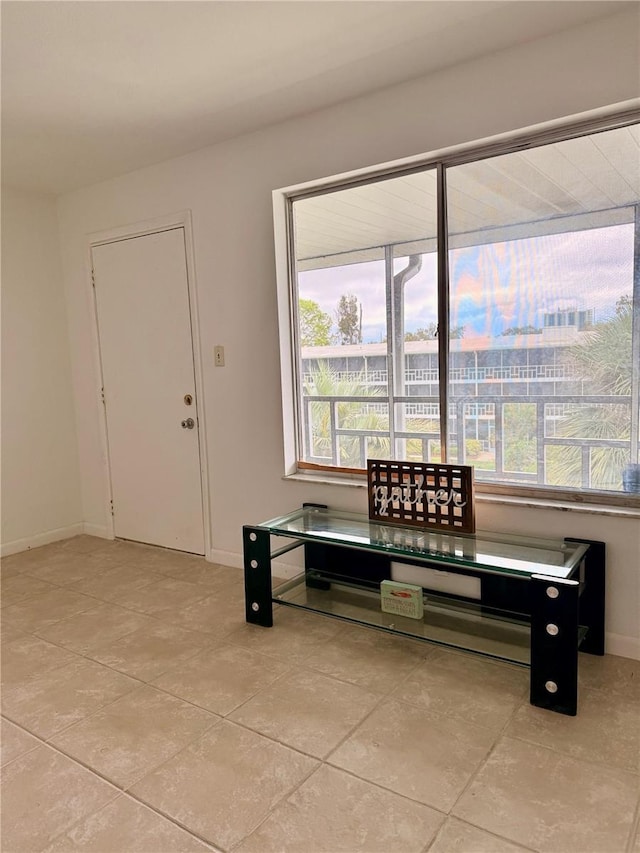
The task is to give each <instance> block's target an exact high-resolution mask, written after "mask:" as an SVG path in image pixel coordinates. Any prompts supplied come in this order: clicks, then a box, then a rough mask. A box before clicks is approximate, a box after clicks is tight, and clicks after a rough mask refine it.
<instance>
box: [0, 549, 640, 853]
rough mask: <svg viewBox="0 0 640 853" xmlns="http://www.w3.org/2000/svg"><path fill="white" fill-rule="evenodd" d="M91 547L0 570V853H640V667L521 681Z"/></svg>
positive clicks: (197, 575) (187, 571) (143, 554)
mask: <svg viewBox="0 0 640 853" xmlns="http://www.w3.org/2000/svg"><path fill="white" fill-rule="evenodd" d="M275 620H276V625H275V627H274V628H273V629H264V628H259V627H256V626H249V625H246V624H245V623H244V612H243V588H242V573H241V572H240V571H239V570H238V569H231V568H225V567H223V566H216V565H212V564H209V563H206V562H205V561H204V560H203V559H201V558H197V557H192V556H187V555H183V554H177V553H173V552H169V551H166V550H162V549H156V548H150V547H145V546H140V545H134V544H131V543H125V542H106V541H104V540H100V539H95V538H91V537H87V536H79V537H76V538H74V539H69V540H66V541H64V542H60V543H55V544H53V545H47V546H45V547H43V548H38V549H35V550H32V551H29V552H25V553H23V554H17V555H14V556H11V557H8V558H6V559H5V560H4V561H3V564H2V620H1V622H2V680H3V693H2V702H3V709H2V713H3V719H2V777H3V779H2V782H3V788H2V807H3V808H2V850H3V852H4V853H26V851H30V853H38V851H47V853H64V851H94V853H183V851H184V853H187V851H207V850H208V851H211V850H214V851H234V853H236V851H237V853H272V852H273V851H296V852H297V853H341V852H342V853H356V851H367V853H368V852H369V851H371V853H373V851H380V852H381V853H412V851H415V853H422V851H430V853H518V851H526V850H529V851H531V850H535V851H554V853H589V851H591V852H592V853H640V838H639V834H638V798H639V793H640V792H639V784H638V783H639V781H640V745H639V729H640V724H639V720H640V715H639V709H640V663H638V662H634V661H631V660H625V659H623V658H615V657H610V656H607V657H605V658H592V657H588V656H581V662H580V669H581V672H580V679H581V691H580V710H579V715H578V716H577V717H575V718H570V717H564V716H561V715H558V714H552V713H550V712H546V711H541V710H539V709H536V708H533V707H531V706H530V705H529V704H528V699H527V683H528V673H527V671H526V670H523V669H519V668H517V667H512V666H510V665H507V664H500V663H494V662H490V661H486V660H483V659H480V658H475V657H471V656H468V655H465V654H459V653H455V652H451V651H447V650H444V649H441V648H438V647H434V646H429V645H426V644H421V643H415V642H410V641H406V640H402V639H399V638H393V637H389V636H387V635H384V634H381V633H378V632H376V631H373V630H370V629H364V628H355V627H351V626H347V625H345V624H342V623H340V622H334V621H333V620H330V619H326V618H322V617H319V616H315V615H312V614H306V613H303V612H301V611H294V610H291V609H287V608H279V609H278V610H277V612H276V616H275Z"/></svg>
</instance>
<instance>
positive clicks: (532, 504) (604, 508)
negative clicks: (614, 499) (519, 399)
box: [282, 473, 640, 518]
mask: <svg viewBox="0 0 640 853" xmlns="http://www.w3.org/2000/svg"><path fill="white" fill-rule="evenodd" d="M282 479H283V480H293V481H295V482H299V483H308V484H310V485H311V484H313V485H315V486H318V485H323V486H347V487H350V488H352V489H353V488H355V489H366V488H367V481H366V478H364V477H348V476H346V475H335V476H331V475H327V474H317V473H313V474H303V473H296V474H288V475H286V476H284V477H283V478H282ZM475 500H476V502H477V503H487V504H503V505H506V506H520V507H528V508H530V509H555V510H558V511H560V512H582V513H588V514H591V515H598V516H602V515H608V516H617V517H621V518H640V507H628V506H612V505H611V504H596V503H579V502H577V501H576V502H575V503H573V502H572V501H560V500H557V501H554V500H550V499H549V498H532V497H526V498H525V497H516V496H515V495H497V494H488V493H484V494H483V493H482V491H480V490H479V487H478V484H476V491H475Z"/></svg>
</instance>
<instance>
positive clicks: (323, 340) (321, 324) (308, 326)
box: [298, 299, 332, 347]
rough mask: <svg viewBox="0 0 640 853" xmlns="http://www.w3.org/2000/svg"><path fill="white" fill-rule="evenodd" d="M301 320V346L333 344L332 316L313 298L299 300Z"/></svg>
mask: <svg viewBox="0 0 640 853" xmlns="http://www.w3.org/2000/svg"><path fill="white" fill-rule="evenodd" d="M298 317H299V320H300V346H303V347H326V346H329V344H331V342H332V341H331V325H332V321H331V316H330V315H329V314H327V313H326V312H325V311H323V310H322V308H320V306H319V305H318V303H317V302H314V301H313V299H300V300H299V302H298Z"/></svg>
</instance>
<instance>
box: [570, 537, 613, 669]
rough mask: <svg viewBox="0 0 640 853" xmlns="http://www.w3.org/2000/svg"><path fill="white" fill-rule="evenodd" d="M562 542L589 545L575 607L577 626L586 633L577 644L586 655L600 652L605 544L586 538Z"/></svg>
mask: <svg viewBox="0 0 640 853" xmlns="http://www.w3.org/2000/svg"><path fill="white" fill-rule="evenodd" d="M565 541H566V542H585V543H586V544H588V545H589V550H588V551H587V553H586V555H585V558H584V563H583V567H582V576H581V578H580V580H581V583H582V589H581V591H580V604H579V606H578V610H579V617H578V621H579V623H580V625H583V626H585V627H586V628H587V629H588V630H587V634H586V636H585V638H584V640H583V641H582V644H581V645H580V651H581V652H586V653H587V654H590V655H603V654H604V600H605V564H606V563H605V543H604V542H594V541H592V540H590V539H571V538H567V539H565Z"/></svg>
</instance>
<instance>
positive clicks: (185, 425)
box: [182, 418, 196, 429]
mask: <svg viewBox="0 0 640 853" xmlns="http://www.w3.org/2000/svg"><path fill="white" fill-rule="evenodd" d="M195 425H196V422H195V421H194V419H193V418H187V419H186V421H182V429H193V428H194V426H195Z"/></svg>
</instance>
